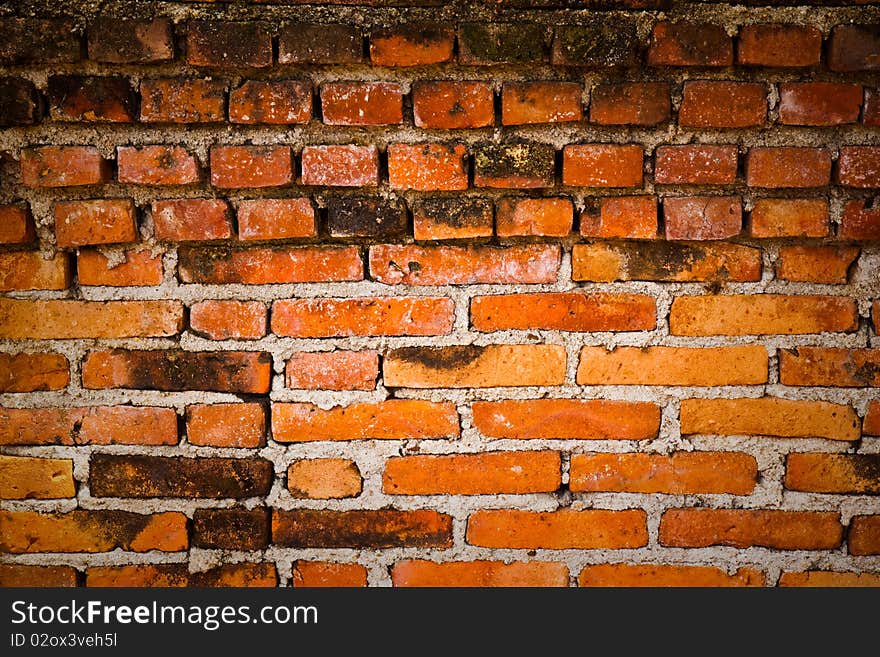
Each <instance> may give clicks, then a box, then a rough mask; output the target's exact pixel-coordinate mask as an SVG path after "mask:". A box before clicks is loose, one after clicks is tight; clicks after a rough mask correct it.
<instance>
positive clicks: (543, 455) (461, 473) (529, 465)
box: [382, 451, 562, 495]
mask: <svg viewBox="0 0 880 657" xmlns="http://www.w3.org/2000/svg"><path fill="white" fill-rule="evenodd" d="M561 484H562V461H561V460H560V456H559V452H549V451H545V452H484V453H480V454H444V455H433V454H420V455H417V456H401V457H393V458H390V459H388V461H387V462H386V463H385V473H384V475H383V477H382V490H383V491H384V492H385V493H386V494H388V495H503V494H512V495H513V494H525V493H550V492H553V491H555V490H556V489H558V488H559V486H560V485H561Z"/></svg>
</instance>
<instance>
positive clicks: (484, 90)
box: [412, 80, 495, 130]
mask: <svg viewBox="0 0 880 657" xmlns="http://www.w3.org/2000/svg"><path fill="white" fill-rule="evenodd" d="M412 93H413V119H414V120H415V124H416V126H417V127H419V128H441V129H444V130H449V129H452V130H454V129H458V128H483V127H486V126H490V125H492V124H493V123H494V122H495V105H494V102H495V100H494V94H493V92H492V85H491V84H489V83H488V82H453V81H445V80H437V81H430V82H429V81H424V82H422V81H419V82H414V83H413V87H412Z"/></svg>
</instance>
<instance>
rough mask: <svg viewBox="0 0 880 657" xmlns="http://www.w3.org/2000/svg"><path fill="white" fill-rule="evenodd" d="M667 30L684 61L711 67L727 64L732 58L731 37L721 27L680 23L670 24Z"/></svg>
mask: <svg viewBox="0 0 880 657" xmlns="http://www.w3.org/2000/svg"><path fill="white" fill-rule="evenodd" d="M667 30H668V36H667V38H669V39H672V40H673V41H674V46H675V49H676V50H678V51H679V52H678V55H679V57H680V58H681V59H682V60H683V61H686V62H689V63H691V64H696V65H705V66H711V65H717V64H724V63H727V58H728V57H731V56H732V54H731V52H732V51H731V45H730V37H729V36H728V35H727V32H726V31H725V30H724V28H723V27H722V26H720V25H708V24H701V23H690V22H687V21H679V22H676V23H669V24H668V25H667Z"/></svg>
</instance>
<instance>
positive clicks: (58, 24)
mask: <svg viewBox="0 0 880 657" xmlns="http://www.w3.org/2000/svg"><path fill="white" fill-rule="evenodd" d="M0 34H2V35H3V38H2V39H0V64H30V63H33V62H42V63H52V64H61V63H71V62H76V61H79V58H80V37H79V32H78V30H77V29H76V26H75V25H74V24H73V23H72V22H70V21H67V20H54V19H47V20H40V19H30V18H3V19H0Z"/></svg>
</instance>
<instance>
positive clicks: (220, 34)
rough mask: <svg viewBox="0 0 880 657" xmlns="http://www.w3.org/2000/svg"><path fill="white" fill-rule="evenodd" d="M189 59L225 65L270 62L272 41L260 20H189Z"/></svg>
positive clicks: (207, 63) (267, 63) (204, 63)
mask: <svg viewBox="0 0 880 657" xmlns="http://www.w3.org/2000/svg"><path fill="white" fill-rule="evenodd" d="M186 43H187V48H188V49H189V52H188V53H187V59H188V60H189V61H190V62H193V61H198V63H199V64H200V65H207V66H224V67H252V66H267V65H269V64H271V63H272V42H271V38H270V36H269V33H268V31H267V29H266V26H265V25H264V24H263V23H259V22H246V23H237V22H226V21H200V20H198V21H189V23H187V40H186Z"/></svg>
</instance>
